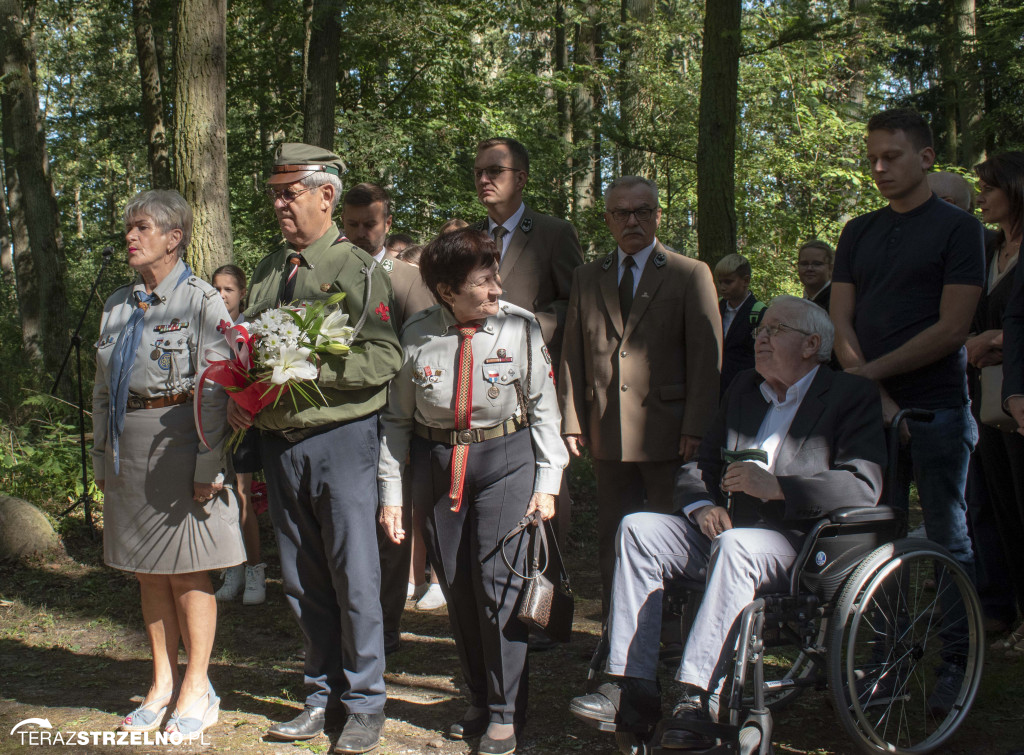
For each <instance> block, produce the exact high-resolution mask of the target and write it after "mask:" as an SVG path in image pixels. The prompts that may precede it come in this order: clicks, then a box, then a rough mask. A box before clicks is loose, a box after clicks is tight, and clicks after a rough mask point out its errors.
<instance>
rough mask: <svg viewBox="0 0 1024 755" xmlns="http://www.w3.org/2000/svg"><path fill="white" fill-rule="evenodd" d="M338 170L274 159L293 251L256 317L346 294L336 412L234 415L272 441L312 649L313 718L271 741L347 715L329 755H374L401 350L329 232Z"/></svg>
mask: <svg viewBox="0 0 1024 755" xmlns="http://www.w3.org/2000/svg"><path fill="white" fill-rule="evenodd" d="M342 170H344V164H343V163H342V161H341V158H339V157H338V156H337V155H335V154H332V153H331V152H328V151H327V150H324V149H321V148H319V147H314V146H312V145H309V144H295V143H289V144H282V145H281V146H280V148H279V149H278V151H277V155H276V157H275V160H274V168H273V172H272V175H271V177H270V179H269V181H268V182H267V184H268V186H267V193H268V196H269V197H270V199H271V201H272V202H273V205H274V213H275V214H276V215H277V221H278V224H279V225H280V227H281V235H282V236H283V239H282V242H281V244H280V245H279V246H278V248H277V249H275V250H274V251H273V252H271V253H270V254H268V255H267V256H266V257H264V258H263V259H262V260H261V261H260V262H259V264H258V265H257V266H256V270H255V271H254V273H253V276H252V284H251V286H250V301H251V302H252V304H251V306H250V307H249V309H248V310H247V311H246V317H247V318H249V319H253V318H255V317H257V316H258V315H259V314H260V313H261V312H262V311H264V310H266V309H270V308H273V307H277V306H279V305H281V304H288V303H291V302H294V301H310V300H316V299H326V298H328V297H330V296H332V295H334V294H337V293H339V292H344V293H345V299H344V302H343V304H342V306H343V307H344V309H345V311H346V312H347V313H348V315H349V323H350V324H351V325H353V327H355V329H356V335H355V338H354V341H353V346H355V347H358V348H355V349H353V351H352V352H350V353H348V354H346V355H344V356H331V355H325V357H324V359H323V361H322V362H321V364H320V370H319V375H318V377H317V384H318V387H319V388H320V392H321V393H322V394H323V396H324V398H326V400H327V402H326V405H323V402H322V401H320V400H319V397H317V399H316V400H315V401H314V402H313V403H309V402H306V401H304V400H303V399H302V398H301V397H300V396H297V395H296V396H295V399H296V403H297V406H296V405H295V404H293V402H292V400H291V398H285V399H283V400H281V401H280V402H278V403H277V405H276V406H268V407H266V408H265V409H263V410H262V411H261V412H260V413H259V414H257V415H256V416H255V417H251V416H249V414H248V413H247V412H246V411H245V410H244V409H242V408H241V407H239V406H238V405H237V404H235V403H234V402H231V410H230V411H229V421H230V422H231V425H232V427H235V428H236V429H237V428H239V427H247V426H249V425H250V424H255V426H256V427H257V428H259V429H260V430H261V432H262V437H261V441H262V444H263V446H262V451H263V463H264V469H265V472H266V476H267V491H268V494H269V496H268V497H269V504H270V514H271V518H272V519H273V522H274V529H275V531H276V534H277V542H278V547H279V550H280V556H281V573H282V576H283V579H284V587H285V594H286V595H287V597H288V602H289V604H290V605H291V607H292V609H293V610H294V611H295V615H296V617H297V618H298V621H299V625H300V626H301V628H302V632H303V635H304V637H305V669H304V675H305V682H306V686H307V689H308V692H309V693H308V694H307V696H306V701H305V707H304V709H303V711H302V713H300V714H299V715H298V716H297V717H296V718H294V719H293V720H291V721H287V722H284V723H279V724H275V725H274V726H272V727H271V728H270V731H269V732H268V736H269V737H270V738H272V739H279V740H285V741H294V740H301V739H310V738H312V737H315V736H317V735H318V734H320V733H321V732H322V731H323V729H324V722H325V720H326V718H327V716H328V715H332V714H334V713H335V712H336V713H339V714H341V713H343V712H344V713H347V714H348V715H347V718H346V720H345V727H344V729H343V731H342V733H341V736H340V737H339V738H338V740H337V742H336V743H335V746H334V749H333V752H336V753H362V752H368V751H369V750H372V749H374V748H375V747H376V746H377V744H378V742H379V740H380V731H381V728H382V727H383V725H384V702H385V691H384V642H383V631H382V625H381V607H380V596H379V591H380V566H379V562H378V554H377V538H376V526H377V524H376V512H377V496H376V494H375V491H376V485H377V451H378V441H377V412H378V410H379V409H380V408H381V407H383V406H384V404H385V403H386V399H387V384H388V382H389V381H390V380H391V378H392V377H393V376H394V375H395V373H396V372H397V371H398V369H399V367H401V364H402V350H401V348H400V346H399V343H398V336H397V335H396V332H395V326H394V317H393V316H392V311H393V309H394V305H393V302H392V291H391V284H390V282H389V280H388V275H387V273H386V272H385V271H384V269H383V268H381V267H380V266H379V265H378V264H377V263H376V261H375V260H374V259H373V257H371V256H370V255H369V254H367V253H366V252H364V251H363V250H362V249H360V248H358V247H356V246H354V245H353V244H351V243H349V241H348V240H347V239H346V238H345V236H344V235H343V234H342V233H341V232H340V231H339V229H338V226H337V225H336V224H335V223H334V221H333V220H332V214H333V212H334V208H335V206H336V205H337V203H338V200H339V199H340V197H341V191H342V183H341V172H342ZM368 491H369V492H368Z"/></svg>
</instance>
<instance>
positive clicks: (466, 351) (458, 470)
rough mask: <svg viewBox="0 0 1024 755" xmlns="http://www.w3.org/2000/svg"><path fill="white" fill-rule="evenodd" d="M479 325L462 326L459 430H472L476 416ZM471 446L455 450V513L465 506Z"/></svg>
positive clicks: (457, 404) (452, 492) (451, 493)
mask: <svg viewBox="0 0 1024 755" xmlns="http://www.w3.org/2000/svg"><path fill="white" fill-rule="evenodd" d="M479 329H480V326H479V325H460V326H459V374H458V376H457V379H456V389H455V391H456V392H455V429H456V430H469V429H470V422H471V420H472V416H473V336H474V335H476V332H477V330H479ZM468 457H469V446H468V445H462V444H456V445H454V446H453V447H452V486H451V490H450V491H449V493H448V497H449V498H451V499H452V511H458V510H459V509H460V508H461V507H462V488H463V486H464V485H465V482H466V459H467V458H468Z"/></svg>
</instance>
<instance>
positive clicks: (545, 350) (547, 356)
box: [540, 346, 551, 364]
mask: <svg viewBox="0 0 1024 755" xmlns="http://www.w3.org/2000/svg"><path fill="white" fill-rule="evenodd" d="M540 353H541V354H543V355H544V361H545V362H547V363H548V364H551V352H549V351H548V347H547V346H541V347H540Z"/></svg>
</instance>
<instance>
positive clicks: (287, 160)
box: [267, 142, 345, 185]
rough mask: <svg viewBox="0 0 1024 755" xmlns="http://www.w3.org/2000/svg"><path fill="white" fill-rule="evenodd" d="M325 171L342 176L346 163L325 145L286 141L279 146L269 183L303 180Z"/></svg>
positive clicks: (287, 182)
mask: <svg viewBox="0 0 1024 755" xmlns="http://www.w3.org/2000/svg"><path fill="white" fill-rule="evenodd" d="M318 171H323V172H325V173H330V174H331V175H334V176H338V177H339V178H340V177H341V174H342V173H343V172H344V171H345V163H344V162H342V160H341V158H340V157H338V156H337V155H336V154H334V153H333V152H328V151H327V150H326V149H324V148H323V147H315V146H313V145H312V144H303V143H301V142H285V143H284V144H282V145H281V146H279V147H278V148H277V153H276V154H275V155H274V167H273V169H272V170H271V172H270V178H269V179H268V180H267V183H268V184H271V185H273V184H290V183H295V182H296V181H301V180H302V179H303V178H306V177H307V176H309V175H310V174H312V173H316V172H318Z"/></svg>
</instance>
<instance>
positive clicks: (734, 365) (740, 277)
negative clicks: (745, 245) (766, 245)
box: [715, 254, 765, 395]
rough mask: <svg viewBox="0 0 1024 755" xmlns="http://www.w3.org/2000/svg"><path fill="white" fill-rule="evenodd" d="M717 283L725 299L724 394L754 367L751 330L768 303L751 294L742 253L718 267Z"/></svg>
mask: <svg viewBox="0 0 1024 755" xmlns="http://www.w3.org/2000/svg"><path fill="white" fill-rule="evenodd" d="M715 283H716V284H717V285H718V293H719V295H720V296H721V297H722V298H721V300H720V301H719V302H718V312H719V314H721V315H722V381H721V385H722V394H723V395H724V394H725V391H726V389H727V388H728V387H729V384H730V383H731V382H732V379H733V378H734V377H736V375H738V374H739V373H740V372H741V371H743V370H749V369H750V368H751V367H753V366H754V339H752V338H751V337H750V333H751V331H752V330H753V329H754V327H755V326H757V325H758V324H760V322H761V318H762V317H763V316H764V310H765V304H764V302H762V301H758V300H757V297H755V296H754V295H753V294H752V293H750V261H749V260H748V259H747V258H746V257H744V256H743V255H742V254H727V255H725V256H724V257H722V259H720V260H719V261H718V264H717V265H715Z"/></svg>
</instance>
